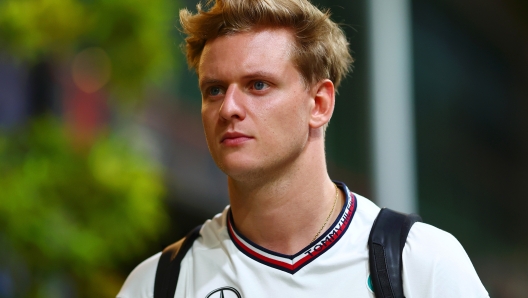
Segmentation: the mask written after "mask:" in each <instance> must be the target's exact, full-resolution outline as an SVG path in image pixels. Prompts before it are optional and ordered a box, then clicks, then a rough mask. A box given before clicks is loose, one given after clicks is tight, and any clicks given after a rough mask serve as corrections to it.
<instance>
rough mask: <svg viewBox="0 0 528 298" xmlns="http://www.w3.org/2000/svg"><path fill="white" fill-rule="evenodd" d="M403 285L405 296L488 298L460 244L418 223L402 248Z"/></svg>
mask: <svg viewBox="0 0 528 298" xmlns="http://www.w3.org/2000/svg"><path fill="white" fill-rule="evenodd" d="M403 282H404V289H405V291H406V295H407V297H475V298H476V297H489V296H488V293H487V292H486V290H485V289H484V286H483V285H482V283H481V281H480V279H479V277H478V275H477V272H476V271H475V268H474V267H473V264H472V263H471V260H470V259H469V257H468V255H467V253H466V251H465V250H464V248H463V247H462V245H461V244H460V242H458V240H457V239H456V238H455V237H454V236H453V235H451V234H449V233H447V232H445V231H443V230H440V229H438V228H436V227H433V226H431V225H428V224H425V223H421V222H418V223H415V224H414V225H413V227H412V228H411V230H410V232H409V236H408V237H407V241H406V243H405V247H404V249H403Z"/></svg>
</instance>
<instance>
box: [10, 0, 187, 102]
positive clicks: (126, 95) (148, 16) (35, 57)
mask: <svg viewBox="0 0 528 298" xmlns="http://www.w3.org/2000/svg"><path fill="white" fill-rule="evenodd" d="M175 3H177V2H175V1H169V0H152V1H138V0H111V1H104V0H84V1H83V0H0V47H1V48H5V50H7V51H9V53H10V54H11V55H13V56H14V57H18V58H19V59H20V60H22V61H33V62H35V61H40V60H54V61H59V62H60V61H61V60H68V59H71V57H72V56H73V55H74V54H75V53H76V52H79V51H81V50H82V49H84V48H87V47H94V46H96V47H101V48H102V49H103V50H104V51H105V52H106V53H107V54H108V55H109V57H110V60H111V62H112V77H111V80H110V87H111V89H112V90H114V91H117V92H114V93H117V94H119V95H120V96H118V98H119V99H120V100H123V99H125V100H137V99H138V98H139V97H140V96H141V93H142V87H143V86H144V85H145V83H159V82H161V80H162V79H163V78H164V77H165V76H166V74H167V73H168V72H169V71H170V70H171V68H173V67H174V66H175V62H176V61H175V59H174V55H173V54H174V51H176V46H175V43H174V39H173V38H171V34H172V33H173V31H174V30H176V29H175V22H176V20H177V19H176V13H174V12H175V11H176V8H175V7H174V6H175Z"/></svg>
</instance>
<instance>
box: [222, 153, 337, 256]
mask: <svg viewBox="0 0 528 298" xmlns="http://www.w3.org/2000/svg"><path fill="white" fill-rule="evenodd" d="M321 151H322V152H319V154H321V155H322V156H320V158H313V155H310V154H307V155H308V156H301V157H299V158H298V159H297V160H296V161H295V162H293V164H291V165H289V166H288V167H286V168H285V169H284V170H283V171H282V173H280V174H278V175H274V176H273V177H271V178H268V179H260V180H259V181H258V182H255V181H250V182H248V181H237V180H235V179H233V178H231V177H229V178H228V186H229V196H230V202H231V211H232V214H233V220H234V222H235V225H236V227H237V230H238V231H239V232H240V233H242V234H243V235H244V236H245V237H247V238H249V239H250V240H251V241H253V242H255V243H257V244H258V245H260V246H262V247H265V248H267V249H270V250H273V251H275V252H278V253H282V254H288V255H291V254H295V253H297V252H299V251H300V250H301V249H303V248H304V247H306V246H307V245H308V244H310V242H311V241H312V240H313V237H314V236H315V235H316V234H317V233H318V231H320V230H321V227H322V226H323V224H324V223H325V220H326V219H327V218H328V221H327V224H326V225H325V227H324V228H323V232H324V231H325V230H326V229H327V228H328V227H329V226H330V225H331V224H332V222H333V221H334V220H335V219H336V218H337V216H338V214H339V212H340V210H341V207H342V206H343V204H344V196H343V194H342V193H341V191H339V192H338V198H337V202H336V205H335V208H334V210H333V211H332V206H333V204H334V201H335V200H336V189H335V186H334V184H333V182H332V181H331V180H330V178H329V176H328V173H327V170H326V162H325V159H324V148H323V150H321ZM331 211H332V212H331ZM330 213H331V214H330ZM329 214H330V215H329Z"/></svg>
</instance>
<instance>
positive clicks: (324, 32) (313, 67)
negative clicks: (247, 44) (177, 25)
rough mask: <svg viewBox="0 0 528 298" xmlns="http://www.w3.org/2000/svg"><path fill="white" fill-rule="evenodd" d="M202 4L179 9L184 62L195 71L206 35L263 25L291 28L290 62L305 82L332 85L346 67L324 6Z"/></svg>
mask: <svg viewBox="0 0 528 298" xmlns="http://www.w3.org/2000/svg"><path fill="white" fill-rule="evenodd" d="M206 7H209V9H208V10H207V9H206V10H204V9H202V5H201V4H198V5H197V9H198V12H197V13H196V14H192V13H191V12H190V11H188V10H187V9H182V10H181V11H180V22H181V25H182V29H183V32H184V33H185V34H187V38H186V39H185V48H186V54H187V63H188V64H189V68H194V69H195V70H196V71H197V72H198V64H199V63H200V57H201V55H202V51H203V49H204V47H205V44H206V42H207V41H208V40H212V39H214V38H216V37H218V36H223V35H228V34H235V33H239V32H247V31H251V30H254V29H257V28H265V27H278V28H287V29H290V30H291V31H292V33H293V35H294V38H295V41H296V43H295V45H293V49H292V55H291V57H292V62H293V63H294V65H295V66H296V67H297V68H298V70H299V72H300V73H301V75H302V77H303V79H304V81H305V83H307V85H312V84H314V83H316V82H319V81H320V80H322V79H330V80H331V81H332V82H333V83H334V85H335V87H336V89H337V87H338V86H339V84H340V83H341V80H342V79H343V77H344V76H345V75H346V74H347V73H348V72H349V71H350V69H351V65H352V62H353V58H352V56H351V55H350V53H349V49H348V41H347V39H346V37H345V34H344V32H343V30H341V28H340V27H339V25H337V24H336V23H334V22H333V21H332V20H330V13H329V11H328V10H325V11H324V12H322V11H321V10H319V9H318V8H317V7H315V6H314V5H313V4H311V3H310V2H309V1H308V0H216V1H215V0H208V1H207V3H206ZM198 75H199V74H198Z"/></svg>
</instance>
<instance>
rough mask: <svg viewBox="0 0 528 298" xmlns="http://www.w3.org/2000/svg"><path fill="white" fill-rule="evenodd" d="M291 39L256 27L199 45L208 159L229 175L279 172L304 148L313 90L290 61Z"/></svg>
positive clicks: (284, 32) (242, 176) (285, 33)
mask: <svg viewBox="0 0 528 298" xmlns="http://www.w3.org/2000/svg"><path fill="white" fill-rule="evenodd" d="M293 42H294V40H293V36H292V35H291V33H290V32H289V31H287V30H286V29H263V30H259V31H250V32H245V33H237V34H234V35H227V36H221V37H218V38H216V39H213V40H211V41H208V42H207V44H206V45H205V48H204V50H203V53H202V56H201V60H200V64H199V68H198V73H199V77H200V78H199V84H200V90H201V92H202V121H203V126H204V129H205V135H206V139H207V144H208V146H209V150H210V151H211V155H212V157H213V159H214V160H215V162H216V163H217V165H218V166H219V167H220V169H222V171H224V172H225V173H226V174H227V175H228V176H230V177H232V178H235V179H248V178H255V177H257V178H258V177H261V176H262V175H274V174H275V173H277V174H278V173H279V172H280V171H281V170H285V169H287V168H288V166H290V168H291V165H293V164H294V162H295V161H296V158H297V157H298V156H299V155H300V154H301V153H302V151H303V150H304V149H305V146H306V143H307V141H308V134H309V129H310V127H309V117H310V109H311V107H312V106H313V102H312V101H311V100H310V99H311V98H312V96H311V93H312V91H310V90H308V89H307V88H306V87H305V85H304V83H303V80H302V77H301V75H300V73H299V72H298V71H297V69H296V68H295V67H294V65H293V63H292V62H291V59H290V55H289V52H290V50H291V47H292V45H293Z"/></svg>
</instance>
